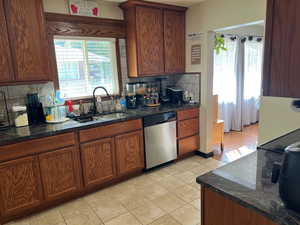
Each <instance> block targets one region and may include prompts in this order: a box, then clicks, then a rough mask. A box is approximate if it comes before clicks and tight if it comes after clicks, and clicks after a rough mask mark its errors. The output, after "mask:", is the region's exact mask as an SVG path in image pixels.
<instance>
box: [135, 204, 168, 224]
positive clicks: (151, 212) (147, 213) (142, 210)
mask: <svg viewBox="0 0 300 225" xmlns="http://www.w3.org/2000/svg"><path fill="white" fill-rule="evenodd" d="M131 213H132V214H133V215H134V216H135V217H136V218H137V219H138V220H139V221H140V222H141V223H142V224H144V225H145V224H150V223H152V222H153V221H154V220H156V219H158V218H159V217H161V216H163V215H165V212H164V211H163V210H162V209H160V208H159V207H157V206H156V205H154V204H153V203H151V204H147V205H145V206H141V207H139V208H136V209H134V210H132V211H131Z"/></svg>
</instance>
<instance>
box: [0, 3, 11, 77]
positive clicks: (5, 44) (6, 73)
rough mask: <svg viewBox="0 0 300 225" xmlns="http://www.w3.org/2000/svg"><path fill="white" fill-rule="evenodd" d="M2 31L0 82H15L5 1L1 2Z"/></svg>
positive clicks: (0, 37) (0, 40)
mask: <svg viewBox="0 0 300 225" xmlns="http://www.w3.org/2000/svg"><path fill="white" fill-rule="evenodd" d="M0 30H1V33H0V53H1V54H0V82H9V81H12V80H13V70H12V64H11V54H10V49H9V41H8V34H7V29H6V20H5V16H4V8H3V1H0Z"/></svg>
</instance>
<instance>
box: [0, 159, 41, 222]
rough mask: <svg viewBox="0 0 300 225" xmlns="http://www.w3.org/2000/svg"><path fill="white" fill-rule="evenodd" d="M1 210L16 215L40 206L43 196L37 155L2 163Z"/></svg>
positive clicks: (0, 169)
mask: <svg viewBox="0 0 300 225" xmlns="http://www.w3.org/2000/svg"><path fill="white" fill-rule="evenodd" d="M0 195H1V196H0V197H1V202H0V204H1V211H2V214H3V215H4V216H7V215H14V214H16V213H19V212H22V211H23V210H26V209H29V208H32V207H35V206H38V205H39V204H40V203H41V201H42V198H43V194H42V185H41V178H40V172H39V165H38V159H37V157H27V158H21V159H17V160H13V161H9V162H5V163H1V164H0Z"/></svg>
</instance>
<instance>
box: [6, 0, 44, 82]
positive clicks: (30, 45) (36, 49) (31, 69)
mask: <svg viewBox="0 0 300 225" xmlns="http://www.w3.org/2000/svg"><path fill="white" fill-rule="evenodd" d="M4 8H5V15H6V19H7V25H8V34H9V39H10V43H11V50H12V57H13V62H14V66H15V73H16V80H17V81H42V80H48V79H49V77H48V71H49V67H48V61H49V60H48V57H49V53H48V43H47V36H46V31H45V21H44V11H43V6H42V0H26V1H24V0H4Z"/></svg>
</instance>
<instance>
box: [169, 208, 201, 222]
mask: <svg viewBox="0 0 300 225" xmlns="http://www.w3.org/2000/svg"><path fill="white" fill-rule="evenodd" d="M171 216H173V217H174V218H175V219H176V220H177V221H178V222H179V223H180V224H182V225H197V224H199V223H200V211H199V210H197V209H196V208H195V207H193V206H192V205H185V206H183V207H181V208H179V209H176V210H175V211H174V212H172V213H171Z"/></svg>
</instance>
